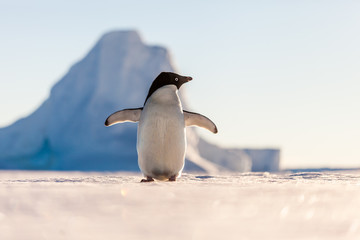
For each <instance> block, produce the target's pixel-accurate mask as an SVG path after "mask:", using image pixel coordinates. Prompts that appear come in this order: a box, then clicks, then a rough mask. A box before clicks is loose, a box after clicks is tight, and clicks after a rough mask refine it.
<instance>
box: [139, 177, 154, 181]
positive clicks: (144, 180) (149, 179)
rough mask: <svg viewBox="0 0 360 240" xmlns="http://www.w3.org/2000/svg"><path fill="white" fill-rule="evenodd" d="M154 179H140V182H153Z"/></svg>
mask: <svg viewBox="0 0 360 240" xmlns="http://www.w3.org/2000/svg"><path fill="white" fill-rule="evenodd" d="M153 181H154V179H153V178H152V177H146V179H141V182H153Z"/></svg>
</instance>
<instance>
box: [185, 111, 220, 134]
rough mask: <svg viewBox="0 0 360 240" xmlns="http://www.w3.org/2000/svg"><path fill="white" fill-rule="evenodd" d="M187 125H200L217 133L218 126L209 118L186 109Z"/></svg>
mask: <svg viewBox="0 0 360 240" xmlns="http://www.w3.org/2000/svg"><path fill="white" fill-rule="evenodd" d="M183 112H184V120H185V126H194V125H195V126H198V127H202V128H205V129H207V130H209V131H210V132H213V133H217V132H218V130H217V127H216V125H215V123H213V122H212V121H211V120H210V119H209V118H207V117H205V116H204V115H201V114H199V113H194V112H189V111H186V110H184V111H183Z"/></svg>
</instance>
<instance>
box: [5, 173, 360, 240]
mask: <svg viewBox="0 0 360 240" xmlns="http://www.w3.org/2000/svg"><path fill="white" fill-rule="evenodd" d="M140 179H141V176H140V175H139V174H138V173H131V172H118V173H104V172H102V173H96V172H94V173H80V172H25V171H3V172H0V185H1V186H0V239H21V240H22V239H360V206H359V202H360V172H359V171H349V172H316V173H315V172H314V173H312V172H307V173H279V174H269V173H267V172H265V173H242V174H236V175H201V174H184V175H183V176H182V177H181V178H180V179H179V181H177V182H154V183H139V181H140Z"/></svg>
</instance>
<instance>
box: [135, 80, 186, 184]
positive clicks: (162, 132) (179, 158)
mask: <svg viewBox="0 0 360 240" xmlns="http://www.w3.org/2000/svg"><path fill="white" fill-rule="evenodd" d="M185 135H186V132H185V121H184V115H183V111H182V106H181V102H180V99H179V96H178V94H177V88H176V86H174V85H166V86H164V87H162V88H159V89H158V90H156V92H154V93H153V94H152V95H151V97H150V98H149V99H148V100H147V102H146V104H145V106H144V109H143V111H142V113H141V117H140V121H139V126H138V136H137V151H138V163H139V167H140V169H141V171H142V172H143V173H144V175H145V176H148V177H153V178H156V179H160V180H164V179H168V178H170V177H172V176H176V177H177V176H179V175H180V174H181V171H182V169H183V167H184V158H185V150H186V138H185Z"/></svg>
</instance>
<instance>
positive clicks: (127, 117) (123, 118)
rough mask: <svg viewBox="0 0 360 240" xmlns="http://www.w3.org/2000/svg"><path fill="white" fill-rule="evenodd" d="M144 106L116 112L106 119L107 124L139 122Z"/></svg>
mask: <svg viewBox="0 0 360 240" xmlns="http://www.w3.org/2000/svg"><path fill="white" fill-rule="evenodd" d="M142 109H143V108H129V109H124V110H120V111H117V112H114V113H113V114H111V115H110V116H109V117H108V118H107V119H106V121H105V126H107V127H108V126H111V125H114V124H116V123H123V122H138V121H139V120H140V115H141V111H142Z"/></svg>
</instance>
